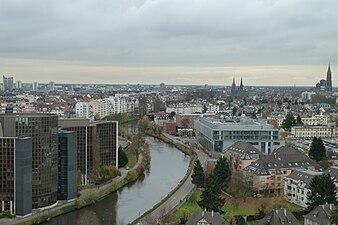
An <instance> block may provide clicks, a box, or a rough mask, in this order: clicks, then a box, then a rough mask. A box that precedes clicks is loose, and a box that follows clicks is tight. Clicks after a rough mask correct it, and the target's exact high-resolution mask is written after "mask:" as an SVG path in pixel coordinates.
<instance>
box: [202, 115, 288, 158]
mask: <svg viewBox="0 0 338 225" xmlns="http://www.w3.org/2000/svg"><path fill="white" fill-rule="evenodd" d="M195 131H196V134H197V137H198V138H199V141H200V143H201V144H202V145H204V146H205V147H206V148H208V149H209V150H211V151H213V152H218V153H222V152H224V151H225V150H226V149H227V148H228V147H229V146H230V145H232V144H234V143H235V142H236V141H245V142H248V143H250V144H252V145H253V146H254V147H256V148H257V149H258V150H260V151H261V152H262V153H264V154H271V153H272V151H274V150H275V149H277V148H279V147H280V146H282V145H283V144H284V143H283V141H282V140H280V134H279V130H278V129H275V128H273V126H272V125H270V124H266V123H263V122H260V121H257V120H250V119H246V118H245V119H244V118H241V119H239V118H236V119H218V120H216V119H207V118H202V119H199V120H196V121H195Z"/></svg>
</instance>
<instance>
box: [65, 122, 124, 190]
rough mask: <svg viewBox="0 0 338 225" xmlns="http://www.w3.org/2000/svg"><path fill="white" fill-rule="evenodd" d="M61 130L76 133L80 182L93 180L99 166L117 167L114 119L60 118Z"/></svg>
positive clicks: (86, 182) (116, 133)
mask: <svg viewBox="0 0 338 225" xmlns="http://www.w3.org/2000/svg"><path fill="white" fill-rule="evenodd" d="M59 126H60V128H61V129H62V130H68V131H75V132H76V134H77V168H78V170H79V171H80V172H81V183H82V184H89V183H91V182H92V181H93V178H94V171H95V169H97V168H99V167H100V166H107V165H114V166H116V167H118V123H117V122H116V121H104V122H92V123H90V122H89V120H87V119H79V118H73V119H60V120H59Z"/></svg>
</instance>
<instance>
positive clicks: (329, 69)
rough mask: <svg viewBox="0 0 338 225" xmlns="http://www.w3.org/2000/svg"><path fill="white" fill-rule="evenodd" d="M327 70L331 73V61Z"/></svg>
mask: <svg viewBox="0 0 338 225" xmlns="http://www.w3.org/2000/svg"><path fill="white" fill-rule="evenodd" d="M327 72H328V73H331V65H330V63H329V68H328V70H327Z"/></svg>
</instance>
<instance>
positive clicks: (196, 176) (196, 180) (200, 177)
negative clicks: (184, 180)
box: [191, 160, 205, 187]
mask: <svg viewBox="0 0 338 225" xmlns="http://www.w3.org/2000/svg"><path fill="white" fill-rule="evenodd" d="M191 178H192V181H191V182H192V183H193V184H196V185H197V187H201V186H203V185H204V178H205V175H204V171H203V167H202V165H201V162H200V161H199V160H197V161H196V162H195V165H194V170H193V173H192V175H191Z"/></svg>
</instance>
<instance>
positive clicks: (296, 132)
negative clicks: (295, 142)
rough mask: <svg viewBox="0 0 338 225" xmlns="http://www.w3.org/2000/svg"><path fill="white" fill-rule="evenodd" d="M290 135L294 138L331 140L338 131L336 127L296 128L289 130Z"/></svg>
mask: <svg viewBox="0 0 338 225" xmlns="http://www.w3.org/2000/svg"><path fill="white" fill-rule="evenodd" d="M291 134H292V135H293V136H294V137H295V138H314V137H321V138H332V137H337V134H338V131H337V128H336V127H324V126H296V127H292V128H291Z"/></svg>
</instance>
